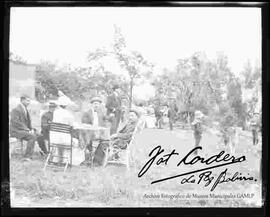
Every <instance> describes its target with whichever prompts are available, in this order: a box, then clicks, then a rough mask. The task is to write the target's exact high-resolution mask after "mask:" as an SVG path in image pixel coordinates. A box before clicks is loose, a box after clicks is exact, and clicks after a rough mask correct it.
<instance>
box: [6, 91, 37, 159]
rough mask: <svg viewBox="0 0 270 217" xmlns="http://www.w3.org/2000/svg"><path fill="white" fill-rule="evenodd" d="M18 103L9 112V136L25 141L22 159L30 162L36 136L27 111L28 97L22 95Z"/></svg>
mask: <svg viewBox="0 0 270 217" xmlns="http://www.w3.org/2000/svg"><path fill="white" fill-rule="evenodd" d="M20 101H21V102H20V104H19V105H18V106H17V107H16V108H14V109H13V110H12V111H11V118H10V136H11V137H16V138H17V139H22V140H26V141H27V148H26V151H25V154H24V158H25V160H27V161H30V160H31V158H32V155H33V153H34V147H35V141H36V139H37V136H36V134H35V129H33V128H32V124H31V117H30V114H29V112H28V109H27V107H28V106H29V104H30V97H29V96H28V95H25V94H24V95H22V96H21V98H20Z"/></svg>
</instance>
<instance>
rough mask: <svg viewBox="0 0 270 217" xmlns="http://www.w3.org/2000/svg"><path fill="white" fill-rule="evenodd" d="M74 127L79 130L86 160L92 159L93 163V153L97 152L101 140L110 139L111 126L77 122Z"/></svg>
mask: <svg viewBox="0 0 270 217" xmlns="http://www.w3.org/2000/svg"><path fill="white" fill-rule="evenodd" d="M73 129H74V130H76V131H77V132H78V136H79V143H80V147H81V148H83V149H84V150H85V158H86V159H85V160H86V161H89V160H90V161H91V165H92V164H93V153H95V149H96V148H97V146H98V144H99V140H100V139H103V140H108V139H110V128H106V127H96V126H93V125H90V124H81V123H77V124H74V126H73ZM89 151H90V153H89ZM89 155H90V156H89Z"/></svg>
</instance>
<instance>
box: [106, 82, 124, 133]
mask: <svg viewBox="0 0 270 217" xmlns="http://www.w3.org/2000/svg"><path fill="white" fill-rule="evenodd" d="M112 89H113V93H112V94H111V95H109V96H108V98H107V102H106V108H107V115H108V116H110V117H111V130H110V134H111V135H112V134H114V133H116V132H117V129H118V125H119V122H120V118H121V99H120V96H119V95H120V88H119V86H118V85H114V86H113V88H112Z"/></svg>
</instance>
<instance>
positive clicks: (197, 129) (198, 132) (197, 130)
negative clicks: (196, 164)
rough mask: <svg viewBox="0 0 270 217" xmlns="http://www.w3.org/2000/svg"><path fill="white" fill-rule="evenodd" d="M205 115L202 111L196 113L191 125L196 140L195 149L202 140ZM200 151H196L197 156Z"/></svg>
mask: <svg viewBox="0 0 270 217" xmlns="http://www.w3.org/2000/svg"><path fill="white" fill-rule="evenodd" d="M203 116H204V115H203V113H202V112H201V111H195V113H194V121H193V122H192V123H191V126H192V128H193V131H194V138H195V148H196V147H198V146H199V144H200V141H201V138H202V118H203ZM197 151H198V150H195V151H194V153H195V154H197Z"/></svg>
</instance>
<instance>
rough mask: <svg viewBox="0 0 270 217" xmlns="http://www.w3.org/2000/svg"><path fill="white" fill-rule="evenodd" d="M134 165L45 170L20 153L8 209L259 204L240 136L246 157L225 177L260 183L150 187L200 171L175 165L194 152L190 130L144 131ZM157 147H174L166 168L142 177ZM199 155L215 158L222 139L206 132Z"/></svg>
mask: <svg viewBox="0 0 270 217" xmlns="http://www.w3.org/2000/svg"><path fill="white" fill-rule="evenodd" d="M135 145H136V162H137V164H136V165H135V167H132V168H131V169H130V170H129V171H127V170H126V168H124V167H117V166H108V167H106V168H87V167H72V169H71V171H68V172H66V173H65V174H64V173H63V172H62V171H56V170H54V169H51V168H48V169H47V170H46V172H43V170H42V169H43V166H44V159H43V160H42V159H40V158H39V157H38V156H37V157H36V160H34V161H33V162H23V161H22V160H21V158H20V156H18V155H12V156H11V160H10V182H11V184H10V185H11V188H12V193H11V205H12V206H13V207H22V206H27V207H165V206H166V207H187V206H188V207H190V206H199V207H202V206H210V207H211V206H215V207H217V206H228V207H229V206H236V207H238V206H246V207H250V206H255V205H260V202H261V201H260V198H261V180H260V177H259V164H260V156H259V155H258V154H257V152H256V150H255V148H254V147H252V142H251V139H250V138H249V137H245V136H241V137H240V144H239V146H238V147H237V148H236V154H235V156H236V157H240V156H242V155H245V156H246V161H245V162H242V163H239V164H234V165H229V166H227V168H228V172H229V174H233V173H235V172H236V171H239V172H241V173H242V174H245V175H247V174H249V175H250V176H253V177H255V178H256V179H257V180H258V181H257V182H254V181H236V182H228V183H222V184H220V185H218V186H217V187H216V189H215V190H214V191H213V192H210V188H211V187H210V186H207V187H204V184H203V183H200V184H192V183H191V184H181V183H180V179H179V178H176V179H171V180H167V181H165V182H160V183H156V184H152V185H151V181H154V180H157V179H160V178H164V177H168V176H173V175H177V174H180V173H182V172H185V171H190V170H193V169H197V168H199V167H198V166H200V165H198V166H196V165H194V166H186V167H183V166H180V167H176V164H177V162H178V161H179V159H180V158H181V156H182V157H183V156H184V155H186V154H187V153H188V151H190V150H191V149H192V148H193V145H194V140H193V134H192V131H190V130H180V129H175V130H174V131H169V130H167V129H145V130H144V131H143V132H142V134H140V135H138V137H136V143H135ZM157 145H161V146H162V147H163V148H164V149H165V152H164V154H166V153H169V152H170V151H171V150H173V149H176V151H177V152H179V156H174V158H171V160H170V161H169V162H168V164H167V165H159V166H157V165H153V167H152V168H150V169H149V171H148V172H147V173H146V174H145V175H144V176H143V177H141V178H138V173H139V171H140V170H141V168H142V166H143V165H144V164H145V163H146V162H147V160H148V159H149V157H148V154H149V152H150V151H151V150H152V149H153V148H154V147H155V146H157ZM201 145H202V146H203V150H202V151H199V153H200V155H201V156H211V154H218V153H219V152H220V151H221V150H223V149H224V147H222V144H221V143H220V138H219V137H217V136H216V135H215V134H213V133H211V132H205V133H204V135H203V138H202V141H201ZM222 170H224V168H216V169H214V170H213V174H214V175H216V176H218V175H219V173H220V172H221V171H222ZM237 192H242V193H250V194H251V193H253V194H254V196H253V197H252V198H234V199H232V198H223V199H211V198H210V199H209V198H208V199H205V198H196V197H195V196H194V195H193V196H192V197H191V198H172V197H171V198H170V197H166V196H164V197H162V198H161V197H160V198H149V197H147V196H146V195H151V194H152V195H153V194H156V195H166V194H167V195H176V194H178V195H186V194H188V193H190V194H198V195H209V194H210V193H214V194H230V193H233V194H236V193H237Z"/></svg>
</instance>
